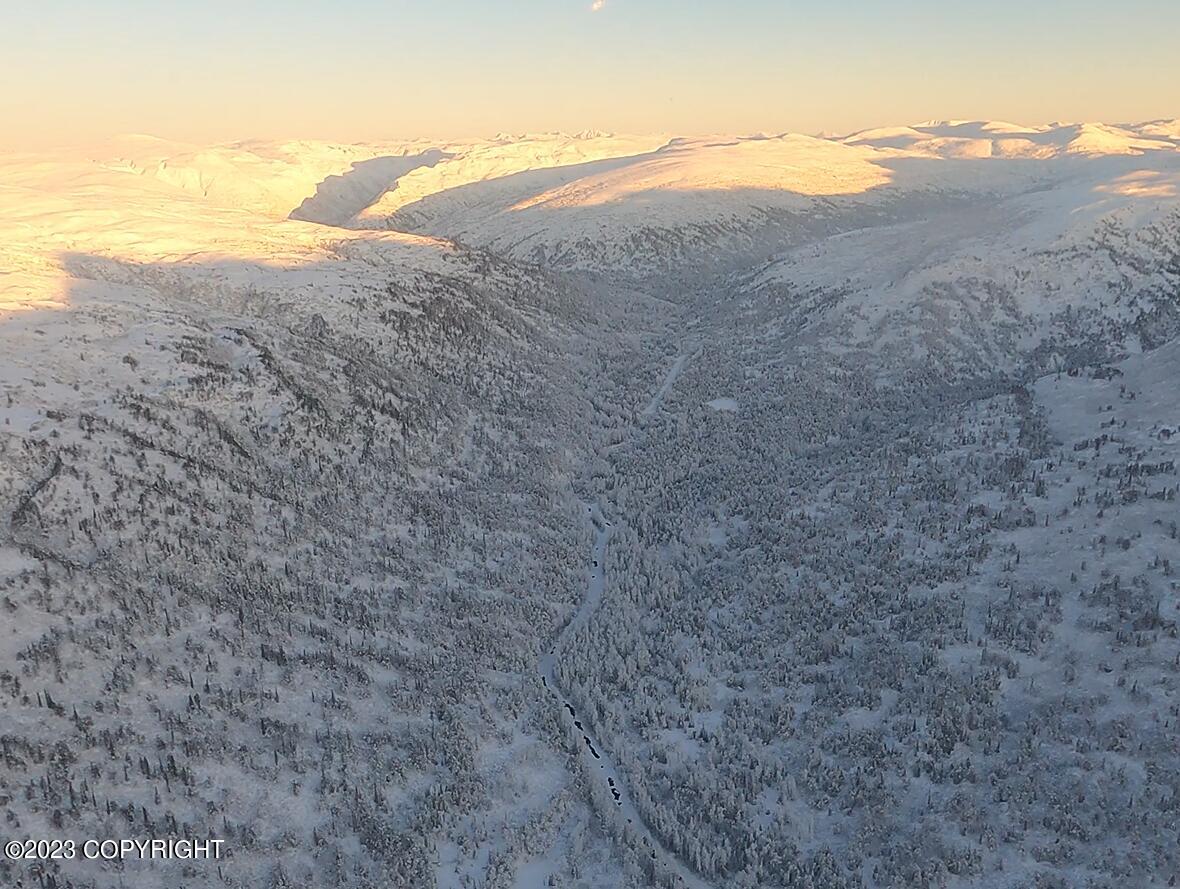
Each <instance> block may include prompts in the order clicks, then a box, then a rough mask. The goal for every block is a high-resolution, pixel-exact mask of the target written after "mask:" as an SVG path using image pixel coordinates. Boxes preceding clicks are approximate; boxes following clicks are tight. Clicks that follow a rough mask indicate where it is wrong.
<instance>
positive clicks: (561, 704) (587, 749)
mask: <svg viewBox="0 0 1180 889" xmlns="http://www.w3.org/2000/svg"><path fill="white" fill-rule="evenodd" d="M691 357H692V353H691V351H686V350H682V351H681V353H680V354H679V355H678V356H677V357H676V359H675V360H674V361H673V363H672V366H671V367H670V368H669V369H668V372H667V374H665V376H664V379H663V381H662V382H661V384H660V386H659V388H658V389H657V390H656V392H655V394H654V395H652V397H651V399H650V400H649V401H648V403H647V404H646V406H645V407H644V408H643V410H642V411H641V412H640V414H639V416H640V417H641V418H647V417H651V416H652V415H654V414H655V413H656V411H658V410H659V407H660V403H661V402H662V401H663V399H664V397H665V396H666V395H667V394H668V392H669V391H670V390H671V388H672V386H673V385H674V384H675V382H676V378H677V377H678V376H680V373H681V371H682V370H683V369H684V366H685V364H687V362H688V361H689V360H690V359H691ZM585 509H586V516H587V518H588V519H589V520H590V521H591V522H592V523H593V525H594V529H595V535H594V545H593V547H592V548H591V551H590V563H589V568H588V570H587V578H586V594H585V596H584V597H583V598H582V601H581V602H580V603H579V604H578V608H577V610H576V611H575V612H574V615H573V617H572V618H571V619H570V621H569V623H567V624H566V626H565V628H564V629H563V630H562V631H561V633H560V634H559V635H558V636H557V638H556V639H555V640H554V643H553V645H552V646H551V647H550V649H549V651H548V653H546V654H545V656H544V657H542V658H541V661H540V664H539V665H538V670H539V672H540V674H541V683H542V684H543V685H544V687H545V689H546V690H547V691H548V693H549V695H550V697H551V698H552V699H553V702H554V706H556V707H557V708H559V710H560V717H559V718H560V719H561V721H562V723H563V724H565V725H567V726H570V727H572V730H573V732H574V733H576V736H577V737H580V738H581V742H582V743H581V744H580V745H579V749H578V755H579V757H581V760H582V764H583V766H584V767H585V770H586V776H587V780H588V781H590V782H593V783H596V784H597V785H598V789H599V790H600V791H602V793H601V794H600V795H599V796H600V798H602V799H612V800H614V805H615V806H616V807H617V809H618V813H619V814H620V815H621V816H622V817H623V818H624V819H625V820H626V824H627V831H628V832H629V833H631V834H632V836H634V837H635V838H636V840H637V841H638V844H639V845H640V846H641V847H642V848H643V849H644V850H646V852H647V853H648V854H649V855H650V857H651V859H652V861H653V863H655V864H657V870H662V871H664V872H665V873H668V874H671V875H672V876H673V878H674V880H675V885H676V886H684V887H692V889H707V887H708V886H709V884H708V883H706V882H705V881H704V880H702V879H701V878H700V877H699V876H698V875H697V874H696V873H694V872H693V870H692V869H691V868H690V867H688V865H686V864H685V863H684V862H683V861H681V860H680V859H679V858H678V857H677V856H676V855H675V854H674V853H673V852H672V851H671V850H669V849H668V848H667V846H665V845H664V843H663V842H662V841H661V840H660V838H659V837H658V836H656V835H655V833H654V832H653V831H652V830H651V828H650V827H649V826H648V825H647V823H646V822H645V821H644V819H643V817H642V816H641V815H640V813H639V811H638V810H637V809H636V808H635V804H634V801H633V800H632V797H631V794H630V793H629V792H628V789H627V785H626V779H625V778H624V777H623V776H622V772H621V771H620V770H619V769H618V767H617V766H616V765H615V762H614V760H613V758H612V757H611V754H610V751H609V750H608V749H606V747H605V746H604V745H603V744H602V743H601V742H600V740H599V739H597V738H596V736H595V734H594V729H593V726H591V725H590V724H589V721H588V719H587V717H586V715H585V714H584V713H582V712H580V711H579V710H578V709H577V708H576V707H575V706H574V704H573V703H572V702H571V701H570V699H569V696H568V695H567V694H566V692H565V691H564V690H563V689H562V688H561V686H560V685H559V684H558V681H557V676H556V668H557V662H558V659H559V658H561V657H562V655H563V653H564V652H565V650H566V648H567V646H568V645H569V642H570V640H571V639H572V638H573V636H574V635H576V633H577V632H578V630H579V629H581V628H582V627H583V626H585V625H586V624H587V623H588V622H590V621H591V620H593V619H594V617H595V614H596V613H597V612H598V608H599V605H600V604H601V602H602V597H603V593H604V592H605V590H606V554H607V547H608V546H609V545H610V540H611V537H612V535H613V532H614V529H615V523H614V522H612V520H611V518H610V517H608V514H607V512H606V511H605V510H604V508H603V504H601V503H587V504H585Z"/></svg>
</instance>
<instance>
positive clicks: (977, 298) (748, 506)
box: [0, 121, 1180, 889]
mask: <svg viewBox="0 0 1180 889" xmlns="http://www.w3.org/2000/svg"><path fill="white" fill-rule="evenodd" d="M1178 294H1180V125H1177V123H1176V122H1174V121H1173V122H1168V121H1157V122H1152V123H1147V124H1136V125H1130V124H1121V125H1104V124H1055V125H1051V126H1038V127H1026V126H1021V125H1016V124H1009V123H998V122H980V121H942V122H939V121H932V122H926V123H921V124H915V125H912V126H905V127H897V128H887V129H880V130H873V131H868V132H861V133H855V134H852V135H849V136H845V137H839V138H818V137H809V136H800V135H793V134H784V135H769V136H768V135H759V136H716V137H708V138H704V137H692V138H680V137H676V136H673V135H656V136H616V135H609V134H601V133H582V134H578V135H563V134H529V135H522V136H500V137H497V138H495V139H487V140H469V141H465V142H439V143H434V142H427V141H422V140H418V141H407V142H403V143H388V144H372V145H336V144H329V143H315V142H299V143H264V142H245V143H237V144H227V145H217V146H194V145H182V144H177V143H167V142H162V141H160V140H156V139H152V138H150V137H143V136H136V137H127V138H123V139H119V140H115V141H114V142H112V143H109V144H106V145H99V146H95V147H93V148H91V149H88V150H86V151H80V150H79V151H69V152H64V151H63V152H58V153H46V154H41V155H37V156H30V155H4V156H0V613H2V614H3V618H2V619H0V803H2V804H3V808H4V811H5V818H6V824H5V838H6V839H7V838H10V837H15V838H20V837H26V836H27V837H49V836H56V835H61V834H63V833H72V834H75V835H79V836H81V835H94V836H115V837H118V836H124V835H137V836H138V835H148V834H152V833H156V834H162V833H166V832H176V833H190V834H198V835H213V836H217V837H221V838H224V839H226V840H227V843H228V846H229V848H230V849H231V850H232V852H233V856H234V857H233V860H232V861H231V862H226V863H223V865H224V866H223V867H222V869H221V870H220V871H219V870H218V869H217V868H216V866H214V867H212V868H209V867H204V866H201V865H195V864H194V865H190V866H188V869H186V866H184V865H180V864H177V865H175V866H173V865H163V864H156V865H151V866H144V867H142V868H140V869H139V870H134V869H133V868H132V866H131V865H128V866H127V869H126V870H125V871H124V872H122V873H118V872H116V871H113V870H112V871H103V870H98V869H95V868H92V867H91V868H88V867H87V866H86V865H85V864H83V863H78V862H74V863H59V864H57V865H53V868H51V870H53V869H54V868H56V870H53V872H54V873H55V879H56V882H57V885H58V886H61V885H65V881H66V880H70V881H71V882H72V884H73V885H77V886H94V887H107V886H111V887H113V886H118V885H128V886H138V885H153V884H157V883H160V882H161V881H167V882H169V883H170V884H179V883H183V884H184V885H194V886H221V885H229V886H243V887H244V886H272V887H286V886H295V885H299V886H325V887H326V886H332V887H337V886H339V887H382V889H385V887H393V886H414V887H421V886H431V885H436V886H449V887H462V889H469V887H474V886H486V887H512V886H515V887H520V889H525V887H528V889H531V887H534V886H543V885H550V886H568V887H585V889H591V887H606V886H610V887H614V886H621V887H625V886H648V885H702V886H703V885H708V886H715V887H718V889H722V887H724V889H736V887H749V886H766V887H776V886H782V887H787V886H789V887H820V886H822V887H854V886H865V887H870V886H882V887H884V886H898V887H901V886H905V887H911V886H967V885H989V886H1012V887H1016V886H1033V885H1035V886H1062V887H1073V886H1090V885H1092V886H1109V885H1122V886H1130V885H1134V886H1145V887H1146V886H1154V885H1161V886H1162V885H1167V884H1168V880H1169V879H1170V878H1171V876H1172V875H1173V874H1175V873H1177V871H1178V859H1177V853H1176V850H1177V848H1178V847H1177V827H1176V818H1175V814H1176V806H1177V802H1176V801H1177V800H1178V799H1180V794H1178V792H1177V787H1180V751H1178V749H1177V746H1176V740H1175V739H1176V737H1177V733H1176V732H1175V731H1174V729H1175V726H1176V721H1177V719H1178V718H1180V710H1178V709H1177V708H1178V707H1180V703H1178V702H1177V698H1176V694H1177V688H1176V679H1177V672H1176V663H1177V658H1178V657H1180V650H1178V649H1177V644H1176V633H1177V621H1178V620H1180V612H1178V611H1177V604H1178V602H1180V600H1178V598H1177V584H1176V581H1175V580H1174V579H1173V578H1174V571H1175V568H1174V567H1173V566H1175V565H1177V564H1180V551H1178V550H1177V546H1178V544H1177V536H1176V533H1177V532H1176V530H1175V529H1176V517H1175V502H1176V496H1177V491H1178V487H1177V474H1176V468H1175V454H1174V453H1173V452H1174V451H1175V449H1176V448H1177V447H1180V445H1177V444H1176V443H1177V442H1180V414H1177V405H1178V404H1180V400H1178V399H1177V397H1176V394H1175V391H1174V389H1175V386H1174V380H1175V379H1176V375H1177V373H1178V372H1180V364H1178V360H1177V347H1176V342H1177V337H1178V336H1180V297H1178ZM586 504H591V505H592V506H591V507H590V508H591V516H590V517H591V518H592V519H594V518H596V519H597V527H596V526H595V523H594V522H593V521H592V522H587V521H586V518H587V515H586V512H585V511H586V509H587V506H586ZM594 504H598V505H599V508H600V512H597V513H596V512H594V506H593V505H594ZM608 520H609V521H611V522H613V523H614V524H613V525H611V526H610V527H609V528H608V527H607V525H606V522H607V521H608ZM608 532H609V533H608ZM588 554H589V558H590V564H589V565H587V555H588ZM546 686H548V688H546ZM566 704H569V705H570V706H571V707H573V708H574V709H575V710H576V714H571V713H570V712H569V710H568V709H567V708H566V707H565V705H566ZM575 719H576V720H577V722H574V720H575ZM579 722H580V723H581V726H580V727H579V726H578V724H577V723H579ZM583 736H584V737H583ZM591 746H593V750H591ZM595 753H597V754H598V755H597V757H595V755H594V754H595ZM596 767H597V768H596ZM612 782H613V783H612ZM628 821H629V822H630V825H629V826H628ZM231 865H232V866H231ZM18 879H23V880H24V881H25V884H29V883H30V882H32V881H36V880H38V879H39V878H38V877H37V876H35V875H34V874H33V872H32V871H31V870H27V869H23V868H22V867H20V866H17V865H13V864H11V863H7V862H0V882H5V881H7V882H13V883H14V884H16V880H18ZM42 882H45V881H44V880H42ZM46 885H48V883H46Z"/></svg>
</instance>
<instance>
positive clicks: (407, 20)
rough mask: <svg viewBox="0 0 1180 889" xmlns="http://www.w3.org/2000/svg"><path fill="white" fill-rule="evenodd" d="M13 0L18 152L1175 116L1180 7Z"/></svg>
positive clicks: (4, 58) (836, 1)
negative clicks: (122, 137)
mask: <svg viewBox="0 0 1180 889" xmlns="http://www.w3.org/2000/svg"><path fill="white" fill-rule="evenodd" d="M5 5H6V7H7V8H5V9H4V10H3V11H2V12H0V84H2V86H0V146H2V147H5V148H40V147H46V146H49V145H55V144H69V143H84V142H89V141H93V140H94V139H97V138H101V137H105V136H109V135H114V134H117V133H128V132H136V133H151V134H153V135H158V136H163V137H165V138H170V139H180V140H186V141H198V142H209V141H226V140H236V139H246V138H323V139H332V140H339V141H357V140H365V139H372V140H379V139H400V138H408V137H416V136H424V137H433V138H444V137H461V136H475V135H485V136H486V135H493V134H495V133H497V132H501V131H505V132H512V133H518V132H524V131H534V132H536V131H547V130H566V131H577V130H582V129H600V130H611V131H616V132H662V133H681V134H693V133H703V132H722V131H724V132H734V133H749V132H755V131H766V132H781V131H784V130H792V131H797V132H806V133H815V132H820V131H825V132H848V131H851V130H854V129H861V128H864V127H869V126H879V125H883V124H902V123H913V122H917V121H919V120H926V119H931V118H936V119H945V118H970V119H976V118H990V119H1002V120H1010V121H1014V122H1018V123H1045V122H1049V121H1054V120H1069V121H1078V120H1097V121H1105V122H1112V123H1113V122H1120V121H1141V120H1148V119H1154V118H1161V117H1167V118H1172V117H1180V52H1178V51H1177V35H1180V3H1178V2H1176V0H1122V2H1118V3H1115V2H1112V0H1103V2H1094V0H990V2H986V3H971V4H967V3H962V2H958V0H953V2H948V0H892V2H884V0H844V2H840V0H827V2H823V0H793V2H781V0H780V2H771V0H726V2H711V0H692V2H675V0H502V2H495V0H448V2H439V0H335V2H328V0H324V2H319V3H312V2H303V0H285V2H279V0H234V2H225V0H203V2H195V0H190V2H187V3H182V2H179V0H178V2H175V3H173V2H166V3H161V2H159V0H150V2H149V0H89V2H63V0H39V2H20V3H19V7H18V3H17V2H16V0H10V2H7V3H6V4H5ZM13 7H18V8H15V9H14V8H13Z"/></svg>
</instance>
